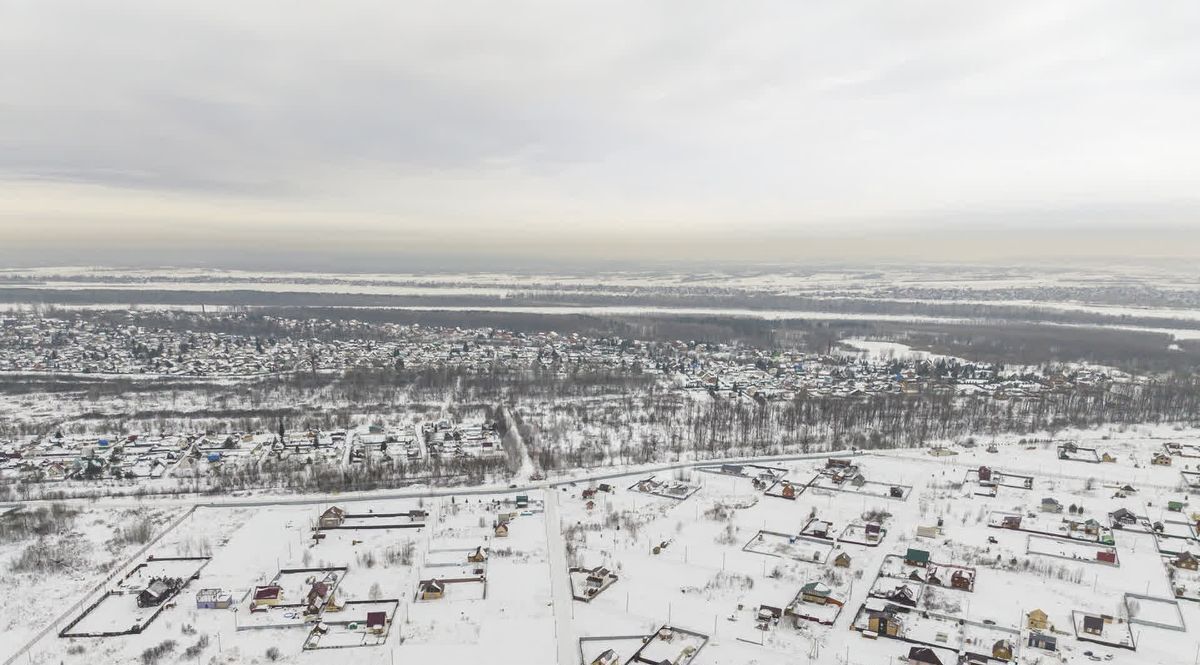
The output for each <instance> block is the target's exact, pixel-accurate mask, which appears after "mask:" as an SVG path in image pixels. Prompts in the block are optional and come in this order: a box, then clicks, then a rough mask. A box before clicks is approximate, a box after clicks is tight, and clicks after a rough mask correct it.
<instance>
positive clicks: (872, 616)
mask: <svg viewBox="0 0 1200 665" xmlns="http://www.w3.org/2000/svg"><path fill="white" fill-rule="evenodd" d="M900 628H901V625H900V620H899V619H898V618H897V617H896V611H895V610H894V609H892V608H891V607H887V608H884V609H882V610H867V629H868V630H870V631H871V632H873V633H875V634H876V635H886V636H888V637H896V636H897V635H899V634H900Z"/></svg>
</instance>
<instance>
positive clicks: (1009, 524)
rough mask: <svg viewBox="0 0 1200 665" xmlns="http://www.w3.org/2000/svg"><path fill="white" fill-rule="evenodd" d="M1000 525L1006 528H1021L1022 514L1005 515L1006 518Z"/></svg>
mask: <svg viewBox="0 0 1200 665" xmlns="http://www.w3.org/2000/svg"><path fill="white" fill-rule="evenodd" d="M1000 526H1001V527H1003V528H1005V529H1020V528H1021V516H1020V515H1005V516H1004V519H1002V520H1000Z"/></svg>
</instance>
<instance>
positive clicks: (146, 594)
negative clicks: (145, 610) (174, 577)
mask: <svg viewBox="0 0 1200 665" xmlns="http://www.w3.org/2000/svg"><path fill="white" fill-rule="evenodd" d="M176 588H177V587H175V586H172V585H170V584H168V583H167V582H166V581H164V580H161V579H156V580H154V581H152V582H150V584H149V585H148V586H147V587H146V588H145V589H142V591H141V593H139V594H138V597H137V604H138V607H154V606H155V605H160V604H162V602H163V601H164V600H166V599H167V598H169V597H170V596H171V594H172V593H174V592H175V589H176Z"/></svg>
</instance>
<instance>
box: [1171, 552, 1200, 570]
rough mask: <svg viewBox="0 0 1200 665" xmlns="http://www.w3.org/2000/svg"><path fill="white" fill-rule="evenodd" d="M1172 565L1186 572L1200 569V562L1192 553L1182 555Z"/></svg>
mask: <svg viewBox="0 0 1200 665" xmlns="http://www.w3.org/2000/svg"><path fill="white" fill-rule="evenodd" d="M1171 564H1172V565H1174V566H1175V567H1176V568H1183V569H1184V570H1196V569H1197V568H1200V561H1198V560H1197V559H1196V557H1195V556H1193V555H1192V553H1191V552H1182V553H1180V554H1179V555H1178V556H1176V557H1175V558H1174V559H1173V560H1172V561H1171Z"/></svg>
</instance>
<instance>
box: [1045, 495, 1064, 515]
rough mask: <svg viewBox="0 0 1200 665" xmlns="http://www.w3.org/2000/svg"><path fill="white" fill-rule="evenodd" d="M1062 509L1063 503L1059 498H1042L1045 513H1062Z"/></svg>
mask: <svg viewBox="0 0 1200 665" xmlns="http://www.w3.org/2000/svg"><path fill="white" fill-rule="evenodd" d="M1062 509H1063V507H1062V504H1061V503H1059V502H1058V499H1055V498H1053V497H1049V496H1048V497H1046V498H1044V499H1042V512H1043V513H1061V512H1062Z"/></svg>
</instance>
